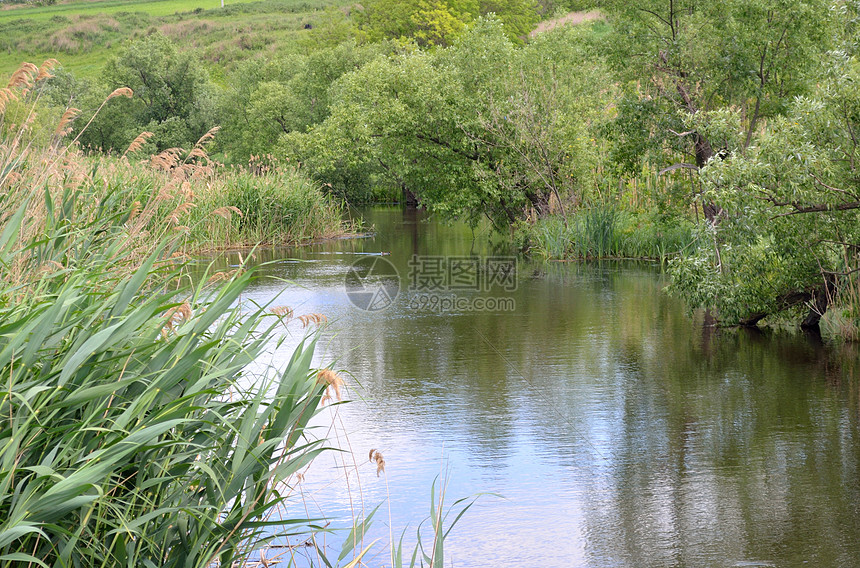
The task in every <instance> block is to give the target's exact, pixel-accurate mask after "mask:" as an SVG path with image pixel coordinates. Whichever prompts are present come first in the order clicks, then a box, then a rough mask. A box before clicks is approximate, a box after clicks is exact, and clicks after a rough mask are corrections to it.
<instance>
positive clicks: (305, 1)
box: [0, 0, 350, 77]
mask: <svg viewBox="0 0 860 568" xmlns="http://www.w3.org/2000/svg"><path fill="white" fill-rule="evenodd" d="M349 3H350V2H349V0H318V1H311V0H260V1H250V0H233V1H228V2H226V5H225V8H223V9H222V8H220V2H218V1H212V0H207V1H205V2H204V1H203V0H180V1H179V2H172V1H167V0H156V1H152V0H126V1H119V0H104V1H92V2H87V1H75V2H70V3H67V4H59V5H55V6H43V7H27V8H12V9H6V10H0V75H9V74H11V72H12V71H14V70H15V69H16V68H17V67H18V65H20V63H21V62H22V61H30V62H34V63H37V64H39V63H41V62H42V61H43V60H45V59H48V58H54V59H58V60H59V61H60V62H61V63H62V64H63V66H64V67H65V68H66V69H68V70H70V71H72V72H73V73H74V74H75V75H78V76H82V77H95V76H97V75H98V73H99V71H100V70H101V68H102V66H103V65H104V64H105V62H106V61H107V60H108V58H109V57H110V56H111V55H113V54H114V53H115V52H116V49H117V48H118V47H119V46H121V45H122V43H123V42H124V41H126V40H128V39H133V38H136V37H141V36H142V35H145V34H148V33H151V32H154V31H159V32H161V33H163V34H164V35H166V36H168V37H170V38H171V39H172V40H174V41H175V42H176V43H177V44H178V45H179V46H180V47H181V48H184V49H194V50H195V51H196V52H197V53H198V54H199V55H200V57H201V58H202V59H203V60H204V62H207V63H209V64H210V66H211V67H212V68H213V69H216V68H217V69H219V70H220V71H221V72H223V69H224V68H225V67H227V68H230V67H232V66H233V65H234V64H236V63H237V62H239V61H242V60H244V59H249V58H254V57H263V56H271V55H273V54H274V53H276V52H281V53H283V52H284V51H287V52H295V51H296V50H297V49H300V45H299V43H300V42H298V41H297V40H298V39H300V38H301V37H303V36H304V35H306V34H307V32H306V30H305V29H304V28H305V26H306V25H308V24H310V25H311V26H313V25H314V24H315V22H316V21H317V18H318V17H320V15H321V14H322V11H323V10H324V9H325V8H326V7H329V6H345V5H348V4H349ZM198 8H200V10H198Z"/></svg>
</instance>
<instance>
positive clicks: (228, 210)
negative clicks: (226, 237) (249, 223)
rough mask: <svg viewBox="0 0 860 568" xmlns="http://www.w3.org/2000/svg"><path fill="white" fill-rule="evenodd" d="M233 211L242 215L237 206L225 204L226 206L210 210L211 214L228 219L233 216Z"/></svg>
mask: <svg viewBox="0 0 860 568" xmlns="http://www.w3.org/2000/svg"><path fill="white" fill-rule="evenodd" d="M233 213H235V214H236V215H238V216H239V217H242V211H240V210H239V208H238V207H233V206H232V205H227V206H226V207H219V208H218V209H215V210H214V211H212V214H213V215H218V216H219V217H224V218H225V219H227V220H228V221H229V220H230V219H231V218H232V217H233Z"/></svg>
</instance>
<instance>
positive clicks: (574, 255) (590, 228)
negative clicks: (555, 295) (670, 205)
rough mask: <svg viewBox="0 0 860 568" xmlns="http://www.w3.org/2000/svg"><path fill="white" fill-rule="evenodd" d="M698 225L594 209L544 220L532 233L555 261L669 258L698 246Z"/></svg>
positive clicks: (536, 249)
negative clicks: (565, 219)
mask: <svg viewBox="0 0 860 568" xmlns="http://www.w3.org/2000/svg"><path fill="white" fill-rule="evenodd" d="M694 229H695V225H694V224H693V223H692V222H690V221H687V220H686V219H683V218H681V217H673V218H671V219H663V218H660V216H659V215H657V214H655V213H651V212H629V211H624V210H619V209H615V208H612V207H600V206H595V207H590V208H585V209H580V210H578V211H575V212H573V213H572V214H570V215H568V223H567V226H565V224H564V221H563V220H562V219H561V218H560V217H550V218H546V219H542V220H540V221H539V222H538V223H537V224H535V225H534V226H533V227H532V228H531V231H530V236H531V240H532V246H533V249H534V252H535V253H536V254H538V255H539V256H543V257H544V258H547V259H552V260H566V259H597V258H631V259H643V260H645V259H648V260H665V259H667V258H670V257H674V256H678V255H680V254H683V253H684V252H685V251H689V250H691V249H692V247H694V246H695V241H696V237H695V231H694Z"/></svg>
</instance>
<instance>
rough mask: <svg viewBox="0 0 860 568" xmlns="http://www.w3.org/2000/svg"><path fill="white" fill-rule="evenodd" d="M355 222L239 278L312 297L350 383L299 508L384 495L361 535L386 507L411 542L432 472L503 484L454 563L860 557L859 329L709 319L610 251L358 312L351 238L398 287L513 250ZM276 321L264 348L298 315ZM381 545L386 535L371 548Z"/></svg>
mask: <svg viewBox="0 0 860 568" xmlns="http://www.w3.org/2000/svg"><path fill="white" fill-rule="evenodd" d="M367 219H368V222H369V223H373V224H374V225H375V226H376V229H377V234H376V235H375V236H374V237H373V238H367V239H355V240H348V241H338V242H330V243H324V244H320V245H316V246H313V247H308V248H305V249H300V250H290V251H263V252H259V253H258V260H260V261H271V262H270V263H269V264H267V265H266V266H265V267H264V269H263V270H264V272H265V274H266V276H267V278H266V279H263V280H261V281H259V282H258V283H257V284H256V285H255V287H254V288H252V289H251V290H250V291H249V296H250V299H253V300H255V301H258V302H266V301H269V300H271V298H272V297H273V296H275V295H279V296H278V298H279V299H278V300H277V301H276V304H286V305H289V306H290V307H291V308H293V309H294V310H295V312H296V314H302V313H311V312H319V313H323V314H325V315H326V316H327V317H328V318H329V322H330V323H329V325H328V327H327V328H326V330H325V332H324V333H323V336H322V337H321V339H320V343H319V345H320V349H319V353H318V360H319V363H320V365H326V364H333V365H334V367H335V368H340V369H345V370H347V371H348V372H349V373H350V374H351V380H350V382H351V383H352V388H351V389H350V395H351V398H352V399H353V400H354V402H352V403H350V404H347V405H340V406H335V407H333V408H332V409H330V410H328V411H326V416H325V418H326V420H324V421H322V422H320V424H331V423H332V422H333V424H334V425H335V428H334V429H333V430H332V431H331V435H332V436H334V443H335V444H336V445H340V446H341V447H343V448H345V449H348V450H352V451H353V452H354V456H355V457H354V460H355V463H357V464H358V466H359V467H358V468H357V469H356V468H355V467H347V468H344V467H343V466H344V457H343V454H336V453H334V452H332V453H331V454H330V455H328V456H326V457H324V458H322V459H320V460H319V461H318V462H316V463H315V464H314V465H313V466H312V467H311V469H310V471H309V472H308V473H307V475H306V478H305V481H304V482H302V484H301V488H302V492H303V494H304V496H305V503H306V504H307V506H308V508H309V510H310V511H311V514H319V515H324V516H326V518H328V519H331V520H332V521H333V526H344V525H345V524H348V522H349V521H348V519H350V518H351V511H355V510H359V509H360V508H361V507H364V509H365V510H369V509H371V508H372V507H373V506H375V505H376V504H378V503H386V504H384V505H383V507H382V508H380V511H379V513H377V523H376V528H375V534H374V537H375V536H379V537H382V538H383V539H385V540H386V541H387V538H388V534H389V529H388V523H389V519H390V521H391V524H392V525H393V531H394V535H395V539H397V538H399V534H400V530H402V529H403V528H404V527H406V526H407V524H408V525H409V526H410V527H411V529H410V531H409V533H407V535H408V536H407V538H406V540H407V541H408V540H409V538H410V537H411V535H413V534H414V529H415V527H416V526H417V524H418V522H420V521H421V519H423V518H424V517H425V516H426V515H427V514H428V512H429V501H430V486H431V484H432V482H433V480H434V478H435V477H436V476H438V475H439V474H440V472H442V473H443V475H447V476H449V479H450V482H449V486H448V489H447V495H448V499H449V500H453V499H456V498H459V497H463V496H468V495H472V494H477V493H480V492H494V493H498V494H500V495H502V496H503V498H501V497H494V496H485V497H482V498H481V499H479V501H478V503H477V505H476V506H475V507H474V508H473V509H472V510H471V511H470V512H469V513H467V515H466V516H465V517H464V518H463V520H462V521H461V524H460V525H458V527H457V528H456V529H455V530H454V531H453V532H452V533H451V538H450V541H448V544H447V549H446V556H447V558H448V559H449V560H448V561H449V564H452V565H454V566H459V567H473V566H474V567H477V566H504V565H512V564H513V565H518V566H541V567H555V566H558V567H568V566H594V567H604V566H606V567H608V566H613V567H615V566H624V567H626V566H630V567H634V566H635V567H640V566H661V567H664V566H678V567H681V566H696V567H699V566H701V567H707V566H800V565H810V566H854V565H860V475H858V466H860V426H858V404H860V387H858V383H860V381H858V372H859V371H860V369H858V353H857V350H856V348H855V347H853V346H827V345H823V344H821V343H820V342H817V341H816V340H814V339H810V338H807V337H804V336H802V335H799V334H795V333H791V332H773V331H771V332H764V333H751V332H742V331H733V330H727V331H716V330H714V329H713V328H712V327H708V326H703V325H702V321H701V316H699V319H698V320H696V318H693V319H691V318H689V317H688V315H687V314H686V313H685V311H684V308H683V306H680V305H678V303H677V302H676V301H675V300H673V299H672V298H669V297H667V296H666V295H665V294H664V293H662V291H661V288H662V286H663V285H664V284H665V281H664V278H663V276H661V274H660V272H659V270H658V269H657V268H655V267H652V266H644V265H621V264H617V263H608V264H602V265H594V264H550V265H543V264H539V263H536V264H528V263H525V262H521V263H520V266H519V286H518V288H517V290H516V291H514V292H510V293H508V295H509V296H510V297H512V298H513V299H514V300H515V302H516V310H515V311H513V312H508V313H503V312H455V313H451V312H449V313H438V312H430V311H416V310H413V309H410V307H409V305H408V301H409V298H410V292H409V291H404V293H401V295H400V296H398V298H397V301H396V302H395V304H394V305H392V306H391V307H390V308H388V309H387V310H385V311H381V312H367V311H361V310H358V309H356V308H355V307H354V306H353V305H352V304H350V302H349V300H348V298H347V295H346V293H345V287H344V278H345V274H346V273H347V271H348V270H349V267H350V265H351V264H352V263H353V262H354V261H355V260H356V259H357V258H361V256H362V255H364V254H367V253H379V252H390V253H391V254H390V255H388V256H386V257H385V258H386V259H388V260H390V261H391V262H392V263H394V264H395V266H396V267H397V269H398V271H399V273H400V275H401V277H402V280H403V284H404V286H405V285H406V284H407V283H408V280H407V278H406V275H407V274H408V271H409V268H408V266H407V261H408V260H409V258H410V257H411V255H413V254H419V255H460V256H462V255H469V254H482V255H487V254H491V253H492V252H496V253H505V252H507V251H504V250H496V251H493V250H491V249H490V247H489V245H487V244H486V242H487V237H486V235H480V234H479V235H477V236H475V235H473V233H472V232H471V231H470V230H469V229H468V228H466V227H462V226H445V225H442V224H440V223H437V222H428V221H426V220H425V219H424V218H423V217H422V216H421V215H420V214H419V215H416V214H414V213H412V214H409V213H404V212H401V211H399V210H391V209H388V210H380V209H377V210H371V211H368V212H367ZM297 256H301V259H302V260H300V261H299V260H296V257H297ZM226 262H229V259H228V260H227V261H226ZM288 333H289V334H291V336H290V340H288V341H287V342H286V344H285V346H284V347H283V348H281V349H280V350H279V351H278V352H277V353H275V354H273V360H274V361H275V363H276V364H277V363H283V362H285V361H286V360H287V359H288V357H289V355H290V353H291V345H294V344H295V342H297V341H298V340H299V339H300V338H301V335H302V330H301V328H300V326H290V328H289V331H288ZM332 418H334V420H332ZM371 448H376V449H379V450H380V451H381V452H382V453H383V454H384V456H385V460H386V473H385V475H384V476H380V477H378V478H377V477H376V475H375V470H374V468H373V467H371V464H369V463H367V453H368V451H369V450H370V449H371ZM352 459H353V458H351V457H350V458H348V460H347V461H348V462H349V463H350V464H351V463H352V462H351V461H350V460H352ZM345 471H346V472H349V473H348V474H345V473H344V472H345ZM359 488H360V493H359ZM386 500H388V502H386ZM389 503H390V511H391V512H390V517H389V512H388V508H389V507H388V504H389ZM300 512H301V511H298V512H297V513H300ZM376 533H378V534H376ZM335 541H337V537H333V538H332V542H333V543H334V542H335ZM337 548H339V547H337ZM335 556H336V554H335ZM388 564H389V561H388V556H387V552H386V549H385V546H384V545H379V546H378V547H377V556H375V557H374V558H373V559H372V560H371V561H370V565H388Z"/></svg>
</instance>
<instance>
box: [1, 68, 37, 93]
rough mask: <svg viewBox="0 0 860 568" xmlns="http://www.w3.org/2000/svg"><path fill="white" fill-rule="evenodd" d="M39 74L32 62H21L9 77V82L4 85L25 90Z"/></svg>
mask: <svg viewBox="0 0 860 568" xmlns="http://www.w3.org/2000/svg"><path fill="white" fill-rule="evenodd" d="M38 75H39V68H38V67H36V66H35V65H33V64H32V63H28V62H26V61H25V62H23V63H21V66H20V67H18V68H17V69H16V70H15V72H14V73H12V76H11V77H10V78H9V83H8V84H7V85H6V87H7V88H9V89H21V90H27V89H29V88H30V87H32V86H33V80H34V79H35V78H36V77H37V76H38Z"/></svg>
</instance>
